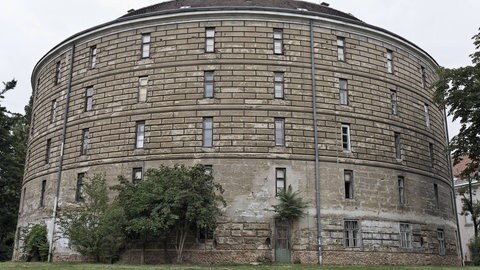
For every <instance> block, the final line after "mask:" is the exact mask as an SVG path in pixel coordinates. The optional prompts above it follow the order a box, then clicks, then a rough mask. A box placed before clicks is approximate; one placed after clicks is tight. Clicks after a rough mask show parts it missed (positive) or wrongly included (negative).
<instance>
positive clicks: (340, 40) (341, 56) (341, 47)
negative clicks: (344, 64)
mask: <svg viewBox="0 0 480 270" xmlns="http://www.w3.org/2000/svg"><path fill="white" fill-rule="evenodd" d="M337 58H338V61H345V38H344V37H337Z"/></svg>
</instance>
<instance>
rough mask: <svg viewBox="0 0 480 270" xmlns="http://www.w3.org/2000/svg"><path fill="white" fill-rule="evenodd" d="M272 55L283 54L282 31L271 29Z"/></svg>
mask: <svg viewBox="0 0 480 270" xmlns="http://www.w3.org/2000/svg"><path fill="white" fill-rule="evenodd" d="M273 53H274V54H283V29H279V28H275V29H273Z"/></svg>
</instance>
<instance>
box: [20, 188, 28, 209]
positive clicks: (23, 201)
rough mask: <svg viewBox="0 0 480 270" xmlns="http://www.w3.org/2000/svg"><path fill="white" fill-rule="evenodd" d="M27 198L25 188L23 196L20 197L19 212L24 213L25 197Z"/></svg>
mask: <svg viewBox="0 0 480 270" xmlns="http://www.w3.org/2000/svg"><path fill="white" fill-rule="evenodd" d="M26 196H27V188H26V187H24V188H23V196H22V207H20V212H21V213H24V212H23V211H24V208H25V197H26Z"/></svg>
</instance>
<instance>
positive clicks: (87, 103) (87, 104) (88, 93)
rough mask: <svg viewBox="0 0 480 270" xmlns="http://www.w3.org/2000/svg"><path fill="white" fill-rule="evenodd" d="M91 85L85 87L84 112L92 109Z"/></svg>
mask: <svg viewBox="0 0 480 270" xmlns="http://www.w3.org/2000/svg"><path fill="white" fill-rule="evenodd" d="M93 92H94V89H93V86H89V87H87V88H86V89H85V112H89V111H92V110H93Z"/></svg>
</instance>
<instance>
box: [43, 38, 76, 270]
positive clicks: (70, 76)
mask: <svg viewBox="0 0 480 270" xmlns="http://www.w3.org/2000/svg"><path fill="white" fill-rule="evenodd" d="M74 56H75V43H73V44H72V49H71V52H70V71H69V74H68V85H67V96H66V97H65V112H64V114H63V128H62V144H61V146H60V162H59V164H58V176H57V189H56V191H55V198H54V200H53V216H52V221H53V224H52V231H51V235H50V243H49V245H50V246H49V248H48V262H52V254H53V238H54V237H55V227H56V219H57V209H58V197H59V196H60V183H61V181H62V167H63V150H64V148H65V139H66V138H65V137H66V136H65V134H66V131H67V120H68V107H69V103H70V91H71V89H72V73H73V60H74Z"/></svg>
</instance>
